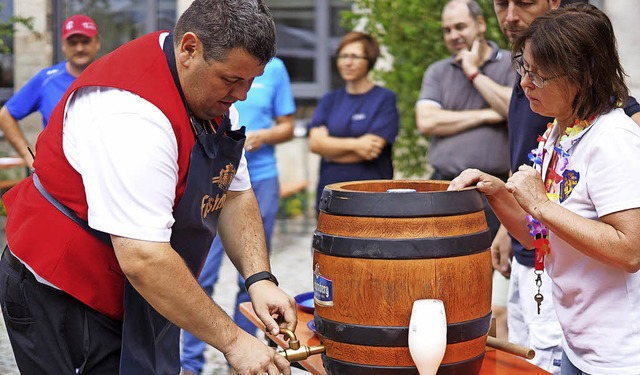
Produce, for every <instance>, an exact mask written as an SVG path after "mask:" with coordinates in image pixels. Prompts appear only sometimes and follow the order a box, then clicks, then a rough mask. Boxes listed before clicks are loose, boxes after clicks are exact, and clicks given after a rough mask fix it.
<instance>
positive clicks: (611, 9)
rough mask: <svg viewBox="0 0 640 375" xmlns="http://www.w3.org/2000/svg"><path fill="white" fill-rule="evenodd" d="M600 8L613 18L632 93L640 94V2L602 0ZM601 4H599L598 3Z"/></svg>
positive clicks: (631, 0) (619, 49) (636, 95)
mask: <svg viewBox="0 0 640 375" xmlns="http://www.w3.org/2000/svg"><path fill="white" fill-rule="evenodd" d="M601 2H602V3H603V4H602V6H601V7H600V9H602V10H604V12H605V13H606V14H607V15H608V16H609V18H610V19H611V23H612V24H613V28H614V30H615V33H616V38H617V40H618V53H619V55H620V60H621V61H622V66H623V68H624V69H625V71H626V73H627V75H628V77H627V85H628V86H629V90H630V91H631V94H632V95H634V96H635V97H636V99H638V97H639V96H640V49H638V45H640V35H639V34H638V31H637V27H638V20H639V19H640V6H639V5H640V3H638V1H637V0H601ZM596 5H599V4H596Z"/></svg>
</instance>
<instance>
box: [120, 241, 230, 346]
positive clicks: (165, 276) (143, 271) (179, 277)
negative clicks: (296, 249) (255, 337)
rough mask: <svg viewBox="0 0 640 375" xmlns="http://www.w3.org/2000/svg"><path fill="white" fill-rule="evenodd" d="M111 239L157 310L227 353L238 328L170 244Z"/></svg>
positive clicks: (134, 280) (131, 276) (126, 270)
mask: <svg viewBox="0 0 640 375" xmlns="http://www.w3.org/2000/svg"><path fill="white" fill-rule="evenodd" d="M111 239H112V242H113V245H114V249H115V252H116V256H117V258H118V262H119V263H120V266H121V268H122V271H123V272H124V273H125V275H126V277H127V279H128V280H129V282H130V283H131V285H132V286H133V287H134V288H135V289H136V290H137V291H138V293H140V295H141V296H142V297H143V298H144V299H145V300H147V301H148V302H149V303H150V304H151V306H153V308H154V309H156V310H157V311H158V312H159V313H160V314H162V315H163V316H164V317H165V318H167V319H168V320H170V321H171V322H173V323H174V324H176V325H177V326H179V327H181V328H183V329H185V330H187V331H189V332H191V333H193V334H194V335H195V336H197V337H198V338H200V339H201V340H203V341H205V342H207V343H208V344H210V345H212V346H214V347H215V348H217V349H218V350H221V351H226V350H228V348H229V347H230V346H231V345H232V344H233V342H234V340H235V339H236V337H237V334H238V333H239V328H238V327H237V326H236V325H235V324H234V323H233V321H232V320H231V319H230V318H229V316H228V315H227V314H226V313H225V312H224V311H223V310H222V309H221V308H220V307H219V306H218V305H216V304H215V303H214V302H213V300H211V298H210V297H209V296H207V295H206V294H205V293H204V291H203V289H202V288H201V287H200V285H199V284H198V282H197V281H196V279H195V278H194V276H193V275H192V274H191V271H189V269H188V268H187V266H186V264H185V263H184V261H183V260H182V258H181V257H180V255H179V254H178V253H177V252H176V251H175V250H174V249H172V248H171V245H170V244H169V243H158V242H147V241H139V240H133V239H129V238H124V237H118V236H111Z"/></svg>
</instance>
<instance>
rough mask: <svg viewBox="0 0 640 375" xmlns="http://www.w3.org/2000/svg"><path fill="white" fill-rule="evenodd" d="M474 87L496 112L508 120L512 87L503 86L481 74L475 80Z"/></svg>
mask: <svg viewBox="0 0 640 375" xmlns="http://www.w3.org/2000/svg"><path fill="white" fill-rule="evenodd" d="M473 86H474V87H475V88H476V90H478V92H479V93H480V95H482V97H483V98H484V100H486V101H487V103H489V106H490V107H491V108H492V109H493V110H494V111H496V112H497V113H498V114H499V115H501V116H502V117H504V118H505V119H506V118H507V113H508V111H509V101H510V100H511V92H512V90H513V88H512V87H509V86H502V85H500V84H499V83H497V82H496V81H494V80H492V79H491V78H490V77H489V76H486V75H484V74H479V75H478V76H477V77H476V78H475V79H474V80H473Z"/></svg>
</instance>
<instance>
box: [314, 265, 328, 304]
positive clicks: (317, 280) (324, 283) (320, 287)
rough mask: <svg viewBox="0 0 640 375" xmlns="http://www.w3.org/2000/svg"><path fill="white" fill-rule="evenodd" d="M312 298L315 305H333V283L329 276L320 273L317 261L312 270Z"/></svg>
mask: <svg viewBox="0 0 640 375" xmlns="http://www.w3.org/2000/svg"><path fill="white" fill-rule="evenodd" d="M313 299H314V302H315V303H316V305H319V306H324V307H331V306H333V283H332V281H331V279H330V278H328V277H325V276H322V275H321V274H320V267H319V265H318V264H317V263H316V267H315V270H314V271H313Z"/></svg>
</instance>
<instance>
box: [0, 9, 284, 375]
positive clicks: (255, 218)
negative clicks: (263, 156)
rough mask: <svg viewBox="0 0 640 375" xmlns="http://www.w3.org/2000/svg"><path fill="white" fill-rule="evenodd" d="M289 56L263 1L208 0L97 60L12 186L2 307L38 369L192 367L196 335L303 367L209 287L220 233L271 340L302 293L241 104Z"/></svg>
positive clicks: (242, 367) (173, 370)
mask: <svg viewBox="0 0 640 375" xmlns="http://www.w3.org/2000/svg"><path fill="white" fill-rule="evenodd" d="M274 54H275V28H274V24H273V19H272V18H271V15H270V12H269V10H268V9H267V8H266V6H265V5H264V4H263V2H262V0H195V1H194V2H193V3H192V4H191V6H190V7H189V8H188V9H187V10H186V11H185V12H184V14H183V15H182V16H181V17H180V19H179V20H178V22H177V24H176V26H175V28H174V30H173V32H171V33H167V32H156V33H152V34H149V35H146V36H143V37H141V38H139V39H136V40H134V41H132V42H130V43H127V44H125V45H124V46H122V47H120V48H118V49H117V50H115V51H114V52H112V53H110V54H108V55H107V56H105V57H103V58H101V59H99V60H97V61H95V62H94V63H93V64H92V65H91V66H90V67H89V68H87V69H86V70H85V72H84V73H83V74H82V75H81V76H80V77H79V78H78V79H77V80H76V81H75V82H74V84H73V85H72V86H71V87H70V88H69V90H68V91H67V92H66V94H65V96H64V97H63V98H62V100H61V102H60V104H59V105H58V106H57V107H56V108H55V109H54V111H53V113H52V115H51V117H50V120H49V124H48V126H47V128H46V129H45V130H44V131H43V133H42V134H41V135H40V137H39V138H38V142H37V144H36V147H37V156H38V157H37V158H36V160H35V162H34V168H35V173H34V174H33V176H32V177H29V178H27V179H26V180H24V181H23V182H22V183H20V184H19V185H17V186H16V187H14V188H13V189H11V190H10V191H9V192H8V193H7V194H5V196H4V197H3V198H4V201H5V204H6V206H7V211H8V218H7V226H6V232H7V242H8V245H7V247H6V248H5V250H4V252H3V254H2V259H1V261H0V275H2V278H1V279H0V290H1V291H0V302H1V303H2V308H3V317H4V319H5V323H6V326H7V331H8V333H9V338H10V340H11V344H12V347H13V350H14V353H15V357H16V362H17V364H18V368H19V369H20V372H21V373H23V374H64V373H67V374H69V373H76V374H117V373H120V374H178V373H179V372H180V361H179V341H180V328H183V329H185V330H187V331H189V332H192V333H193V334H194V335H195V336H197V337H199V338H200V339H202V340H203V341H205V342H207V343H208V344H210V345H212V346H214V347H215V348H217V349H218V350H220V351H221V352H223V353H224V355H225V357H226V359H227V361H228V362H229V363H230V365H231V366H232V367H233V368H234V369H235V370H236V371H237V372H238V373H239V374H249V373H251V374H254V373H267V374H272V375H273V374H280V373H284V374H290V368H289V364H288V362H287V361H286V359H285V358H284V357H282V356H280V355H278V354H277V353H276V352H275V351H274V350H273V349H271V348H269V347H267V346H266V345H264V344H263V343H261V342H260V341H259V340H258V339H256V338H255V337H253V336H251V335H249V334H247V333H246V332H244V331H243V330H241V329H240V328H239V327H237V326H236V325H235V324H234V323H233V321H232V320H231V319H230V318H229V317H228V316H227V315H226V314H225V313H224V311H222V310H221V309H220V307H219V306H217V305H216V304H215V303H214V302H213V301H212V300H211V299H210V298H209V297H208V296H207V295H206V294H205V293H204V292H203V290H202V289H201V288H200V287H199V286H198V283H197V281H196V279H195V278H194V275H198V273H199V272H200V269H201V267H202V264H203V262H204V260H205V257H206V254H207V251H208V249H209V247H210V245H211V242H212V241H213V238H214V236H215V234H216V231H217V232H219V233H220V236H221V238H222V240H223V242H224V245H225V249H226V251H227V254H228V255H229V257H230V258H231V260H232V261H233V263H234V264H235V265H236V267H237V268H238V270H239V272H240V273H241V274H242V276H243V277H244V278H245V279H246V287H247V290H248V292H249V294H250V296H251V300H252V302H253V307H254V309H255V311H256V313H257V315H258V316H259V317H260V318H261V320H262V321H263V322H264V323H265V325H266V328H267V330H269V331H270V332H271V333H277V332H278V331H279V325H278V324H277V323H276V321H275V320H274V318H273V317H272V315H274V314H277V315H280V316H281V317H282V318H283V319H282V321H283V323H281V324H282V327H286V328H289V329H295V325H296V313H295V302H294V301H293V299H292V298H291V297H290V296H288V295H287V294H285V293H284V292H283V291H282V290H281V289H279V288H278V287H277V280H276V278H275V277H274V276H273V275H272V274H271V273H270V272H269V271H270V266H269V260H268V257H267V251H266V245H265V239H264V233H263V229H262V223H261V220H260V213H259V210H258V205H257V203H256V199H255V196H254V194H253V192H252V190H251V184H250V182H249V175H248V173H247V168H246V160H245V158H244V154H243V146H244V140H245V136H244V128H239V127H238V125H237V124H238V116H237V112H236V111H235V110H234V108H233V107H232V104H233V103H234V102H235V101H237V100H244V99H245V98H246V94H247V91H248V90H249V88H250V86H251V82H252V81H253V79H254V77H256V76H258V75H260V74H262V72H263V69H264V66H265V64H266V63H267V62H268V61H269V59H271V57H273V56H274Z"/></svg>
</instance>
